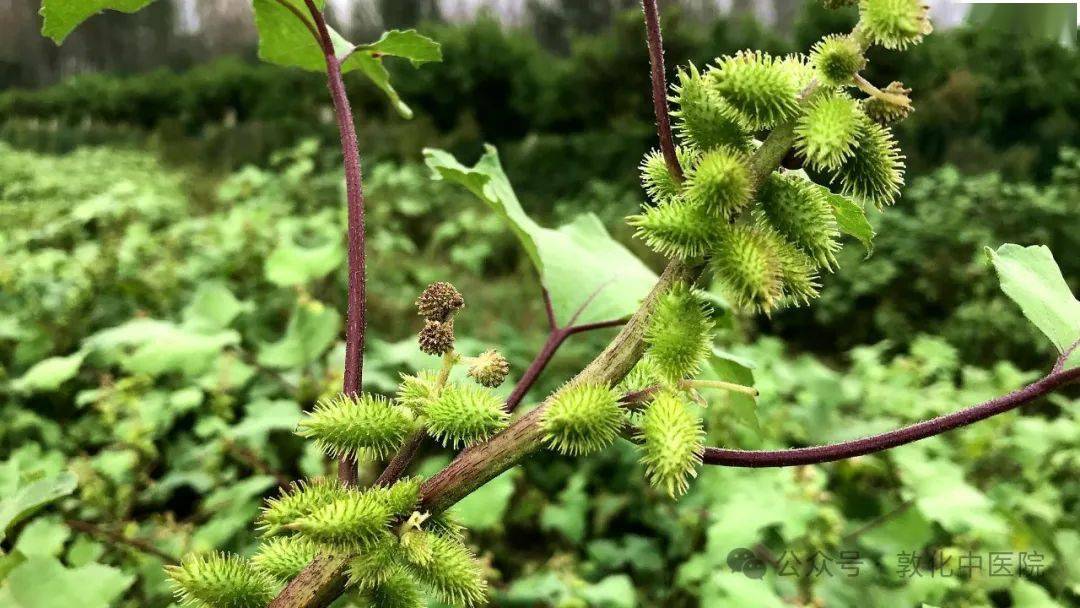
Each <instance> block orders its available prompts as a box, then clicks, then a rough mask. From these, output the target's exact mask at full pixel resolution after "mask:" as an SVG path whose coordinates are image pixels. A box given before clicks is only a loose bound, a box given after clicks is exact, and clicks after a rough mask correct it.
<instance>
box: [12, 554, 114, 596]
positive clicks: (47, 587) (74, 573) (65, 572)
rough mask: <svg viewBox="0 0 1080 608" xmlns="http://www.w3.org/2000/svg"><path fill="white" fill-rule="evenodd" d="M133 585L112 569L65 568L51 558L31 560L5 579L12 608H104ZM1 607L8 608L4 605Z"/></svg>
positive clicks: (99, 566)
mask: <svg viewBox="0 0 1080 608" xmlns="http://www.w3.org/2000/svg"><path fill="white" fill-rule="evenodd" d="M133 582H135V577H134V576H132V575H129V574H124V573H123V572H121V571H120V570H117V569H116V568H112V567H109V566H103V565H101V564H87V565H85V566H82V567H79V568H65V567H64V566H63V565H62V564H61V563H60V562H59V561H57V560H56V559H55V558H52V557H31V558H30V559H28V560H26V561H25V562H23V563H22V564H20V565H19V567H18V568H15V569H14V570H12V571H11V574H10V575H8V578H7V580H6V583H7V590H8V596H9V598H10V599H11V602H10V603H9V604H8V605H10V606H12V607H13V608H70V607H71V606H80V607H81V608H108V607H109V606H111V605H113V602H115V601H116V600H117V599H119V597H120V595H121V594H123V593H124V591H125V590H126V589H127V588H128V587H130V586H131V584H132V583H133ZM5 608H8V606H7V605H5Z"/></svg>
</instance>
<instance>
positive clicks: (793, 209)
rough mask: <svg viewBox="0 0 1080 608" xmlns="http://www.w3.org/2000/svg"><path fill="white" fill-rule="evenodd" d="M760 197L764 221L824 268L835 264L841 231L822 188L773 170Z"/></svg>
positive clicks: (762, 188) (794, 176)
mask: <svg viewBox="0 0 1080 608" xmlns="http://www.w3.org/2000/svg"><path fill="white" fill-rule="evenodd" d="M758 200H759V201H760V205H761V207H760V208H761V212H762V215H763V216H764V218H765V220H766V221H767V222H768V223H769V225H771V226H772V227H773V228H775V229H776V230H777V231H778V232H779V233H780V234H781V235H782V236H784V237H785V238H786V239H787V240H788V241H790V242H792V243H794V244H795V245H797V246H798V247H800V248H802V249H803V250H804V251H806V253H808V254H810V256H811V257H812V258H813V259H814V260H816V261H817V263H818V264H820V265H821V266H823V267H825V268H829V269H831V268H833V267H834V266H835V265H836V257H835V255H834V254H835V253H836V252H837V251H838V250H839V249H840V241H839V238H840V230H839V228H838V227H837V225H836V217H835V214H834V213H833V209H832V205H830V204H829V201H828V200H827V199H826V198H825V194H824V192H823V191H822V189H821V188H819V187H817V186H816V185H815V184H813V183H812V182H809V181H807V180H805V179H802V178H800V177H798V176H796V175H790V174H780V173H773V174H772V175H770V176H769V178H768V179H766V180H765V183H764V184H763V185H762V187H761V190H760V193H759V196H758Z"/></svg>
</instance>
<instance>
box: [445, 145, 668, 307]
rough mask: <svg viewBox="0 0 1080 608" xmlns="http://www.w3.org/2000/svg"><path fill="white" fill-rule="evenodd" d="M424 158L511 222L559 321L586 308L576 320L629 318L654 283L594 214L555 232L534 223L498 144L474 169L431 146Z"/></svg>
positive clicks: (646, 268)
mask: <svg viewBox="0 0 1080 608" xmlns="http://www.w3.org/2000/svg"><path fill="white" fill-rule="evenodd" d="M424 156H425V159H426V162H427V164H428V166H429V167H431V169H432V171H433V172H434V174H435V177H436V179H445V180H447V181H451V182H454V183H457V184H461V185H462V186H465V187H466V188H468V189H469V191H471V192H472V193H473V194H475V195H476V196H478V197H479V198H480V199H481V200H482V201H484V202H485V203H486V204H487V205H488V206H489V207H490V208H491V209H492V210H493V211H495V213H497V214H498V215H499V216H500V217H501V218H502V219H503V220H505V221H506V222H507V223H508V224H509V225H510V228H511V230H513V231H514V234H515V235H516V236H517V238H518V241H520V243H521V245H522V247H524V248H525V252H526V253H527V254H528V255H529V259H530V260H532V263H533V266H534V267H536V270H537V272H538V273H539V275H540V281H541V283H542V284H543V285H544V286H545V287H546V288H547V289H548V292H549V293H550V295H551V301H552V304H553V306H554V309H555V316H556V319H558V321H559V323H561V324H566V323H568V322H569V321H570V318H571V317H572V316H573V315H574V313H575V311H577V310H578V309H579V308H582V307H584V309H583V310H582V313H581V315H580V317H579V318H578V319H577V321H576V323H578V324H581V323H590V322H596V321H606V320H611V319H619V318H622V317H625V316H628V315H630V314H632V313H633V312H634V311H635V310H637V307H638V303H639V302H640V300H641V299H642V298H643V297H645V295H646V294H647V293H648V292H649V290H650V289H651V288H652V286H653V285H654V284H655V283H656V274H655V273H653V272H652V271H651V270H649V269H648V267H646V266H645V264H643V263H642V262H641V260H639V259H637V257H635V256H634V255H633V254H632V253H630V251H628V250H627V249H626V248H625V247H623V246H622V245H621V244H619V243H618V242H616V241H615V240H614V239H612V238H611V235H609V234H608V232H607V230H606V229H605V228H604V226H603V224H601V223H600V220H599V218H597V217H596V216H595V215H593V214H591V213H587V214H583V215H579V216H578V217H577V218H576V219H574V221H572V222H571V223H569V224H566V225H564V226H562V227H560V228H559V229H557V230H552V229H550V228H545V227H543V226H541V225H539V224H537V223H536V222H535V221H533V220H532V218H530V217H529V216H528V215H526V214H525V210H524V209H522V207H521V203H520V202H519V201H518V199H517V196H516V195H515V194H514V189H513V187H512V186H511V185H510V180H509V179H508V178H507V176H506V173H504V172H503V168H502V165H501V163H500V162H499V155H498V152H497V151H496V150H495V148H494V147H492V146H487V147H486V152H485V154H484V156H483V157H482V158H481V159H480V160H479V161H478V162H477V163H476V165H475V166H473V167H466V166H464V165H462V164H461V163H459V162H458V161H457V159H455V158H454V157H453V156H452V155H451V154H449V153H447V152H444V151H442V150H432V149H427V150H425V151H424Z"/></svg>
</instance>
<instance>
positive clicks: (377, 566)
mask: <svg viewBox="0 0 1080 608" xmlns="http://www.w3.org/2000/svg"><path fill="white" fill-rule="evenodd" d="M401 557H402V554H401V547H400V546H399V544H398V539H397V538H396V537H394V536H392V535H389V534H387V535H386V536H385V537H383V538H381V539H379V540H378V541H377V542H374V543H371V544H368V545H367V546H365V547H363V548H362V549H360V551H359V552H358V553H357V554H356V555H354V556H353V557H352V559H350V560H349V583H350V584H352V585H355V586H357V587H360V588H361V589H370V588H372V587H374V586H376V585H379V584H381V583H383V582H385V581H386V580H387V579H388V578H390V577H391V576H393V575H394V572H395V570H396V569H397V568H398V567H399V566H400V565H401Z"/></svg>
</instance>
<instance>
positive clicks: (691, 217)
mask: <svg viewBox="0 0 1080 608" xmlns="http://www.w3.org/2000/svg"><path fill="white" fill-rule="evenodd" d="M720 221H722V220H719V219H717V218H716V217H713V216H712V215H711V214H710V213H708V212H707V211H706V210H705V208H704V207H701V206H699V205H694V204H692V203H690V202H688V201H686V200H683V199H676V200H673V201H671V202H667V203H663V204H661V205H658V206H655V207H646V208H645V211H644V213H641V214H638V215H633V216H630V217H629V218H627V222H628V223H629V224H630V225H631V226H633V227H635V228H637V231H636V233H635V236H637V237H638V238H640V239H642V240H644V241H645V244H646V245H648V246H649V248H650V249H652V250H653V251H655V252H657V253H659V254H661V255H663V256H666V257H669V258H678V259H680V260H689V259H693V258H697V257H700V256H702V255H704V254H705V253H706V252H707V251H708V250H709V248H710V247H711V246H712V244H713V241H714V237H715V233H716V225H717V222H720Z"/></svg>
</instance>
